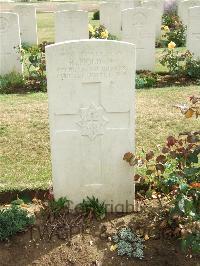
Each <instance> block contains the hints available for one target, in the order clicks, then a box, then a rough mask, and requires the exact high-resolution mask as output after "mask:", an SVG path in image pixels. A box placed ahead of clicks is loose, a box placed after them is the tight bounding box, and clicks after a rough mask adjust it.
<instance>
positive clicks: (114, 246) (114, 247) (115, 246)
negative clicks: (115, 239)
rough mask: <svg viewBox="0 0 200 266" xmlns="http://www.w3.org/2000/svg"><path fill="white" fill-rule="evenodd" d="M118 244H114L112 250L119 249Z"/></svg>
mask: <svg viewBox="0 0 200 266" xmlns="http://www.w3.org/2000/svg"><path fill="white" fill-rule="evenodd" d="M117 247H118V246H117V244H115V245H112V246H111V247H110V251H115V250H116V249H117Z"/></svg>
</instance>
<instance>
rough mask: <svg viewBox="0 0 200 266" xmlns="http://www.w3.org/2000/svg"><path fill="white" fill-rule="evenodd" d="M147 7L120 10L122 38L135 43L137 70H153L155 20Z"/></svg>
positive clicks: (151, 11)
mask: <svg viewBox="0 0 200 266" xmlns="http://www.w3.org/2000/svg"><path fill="white" fill-rule="evenodd" d="M153 18H154V12H153V10H152V9H149V8H142V7H137V8H132V9H126V10H124V11H122V40H123V41H126V42H130V43H133V44H135V45H136V55H137V56H136V57H137V60H136V68H137V70H141V69H142V70H154V66H155V20H154V19H153Z"/></svg>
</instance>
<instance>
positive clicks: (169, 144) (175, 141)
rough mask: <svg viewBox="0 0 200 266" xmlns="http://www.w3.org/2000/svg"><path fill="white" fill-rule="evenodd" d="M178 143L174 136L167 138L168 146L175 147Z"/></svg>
mask: <svg viewBox="0 0 200 266" xmlns="http://www.w3.org/2000/svg"><path fill="white" fill-rule="evenodd" d="M176 143H177V140H176V139H175V138H174V137H173V136H169V137H168V138H167V146H168V147H171V146H174V145H175V144H176Z"/></svg>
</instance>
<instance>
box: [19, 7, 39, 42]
mask: <svg viewBox="0 0 200 266" xmlns="http://www.w3.org/2000/svg"><path fill="white" fill-rule="evenodd" d="M14 11H15V12H16V13H17V14H18V15H19V27H20V35H21V42H22V43H27V44H29V45H34V44H37V43H38V38H37V20H36V8H35V7H34V6H33V5H27V4H26V5H17V6H16V7H15V9H14Z"/></svg>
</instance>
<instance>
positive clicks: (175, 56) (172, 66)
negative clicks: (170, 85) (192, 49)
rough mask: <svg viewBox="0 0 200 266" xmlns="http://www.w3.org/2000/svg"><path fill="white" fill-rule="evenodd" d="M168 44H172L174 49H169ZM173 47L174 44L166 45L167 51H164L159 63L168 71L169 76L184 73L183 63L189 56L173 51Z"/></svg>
mask: <svg viewBox="0 0 200 266" xmlns="http://www.w3.org/2000/svg"><path fill="white" fill-rule="evenodd" d="M170 44H171V45H172V44H174V47H172V48H170ZM175 46H176V44H175V43H169V44H168V49H165V50H164V52H163V56H162V58H161V59H160V63H161V65H163V66H166V67H167V68H168V69H169V72H170V74H173V75H178V74H179V75H180V74H183V73H184V62H185V60H186V57H187V56H189V54H187V53H180V52H179V51H177V50H175V49H174V48H175Z"/></svg>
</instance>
